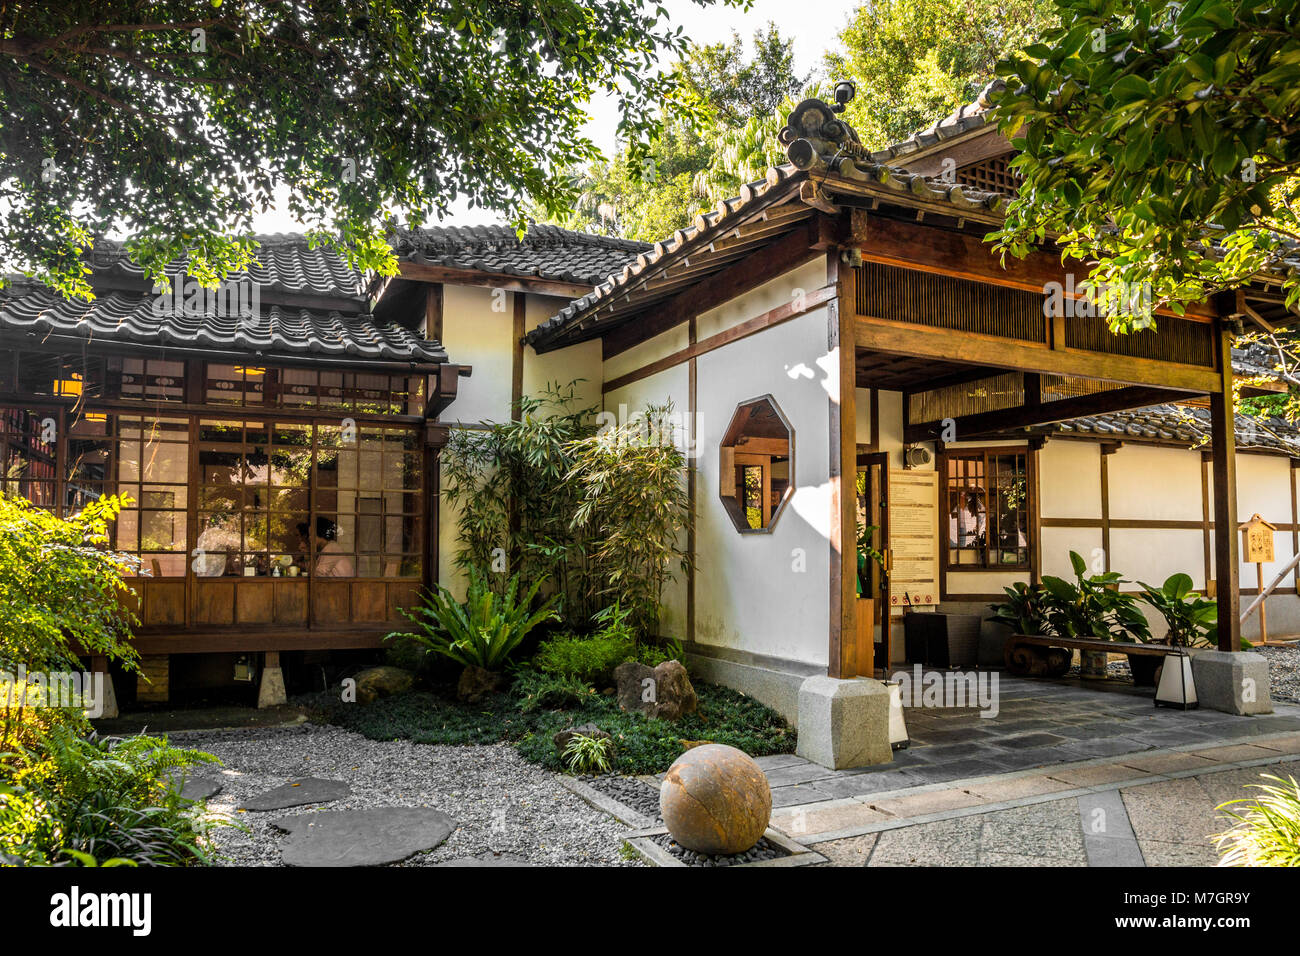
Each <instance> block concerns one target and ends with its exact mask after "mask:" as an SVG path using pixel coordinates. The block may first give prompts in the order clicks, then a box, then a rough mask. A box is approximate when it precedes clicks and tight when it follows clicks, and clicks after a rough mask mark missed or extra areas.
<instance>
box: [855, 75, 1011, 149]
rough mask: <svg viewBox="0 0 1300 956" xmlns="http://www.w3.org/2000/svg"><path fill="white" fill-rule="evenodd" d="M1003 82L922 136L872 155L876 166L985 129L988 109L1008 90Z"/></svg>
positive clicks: (995, 84)
mask: <svg viewBox="0 0 1300 956" xmlns="http://www.w3.org/2000/svg"><path fill="white" fill-rule="evenodd" d="M1006 86H1007V85H1006V83H1004V82H1003V81H1002V80H993V81H992V82H990V83H989V84H988V85H987V86H986V87H984V89H983V90H981V91H980V95H979V97H978V98H977V99H976V100H975V102H973V103H967V104H965V105H964V106H960V107H958V108H957V110H956V111H955V112H953V113H950V114H949V115H947V116H945V117H944V118H943V119H941V120H939V121H938V122H937V123H934V124H933V125H931V126H928V127H926V128H925V129H923V130H921V131H920V132H919V133H914V134H912V135H911V136H909V137H908V138H907V139H905V140H903V141H902V142H901V143H894V144H892V145H890V146H886V147H885V148H884V149H877V150H875V151H873V152H872V153H871V159H872V160H873V161H874V162H877V163H893V162H897V161H900V160H905V159H909V158H910V157H912V156H913V155H915V154H916V153H919V152H922V151H923V150H928V149H930V148H931V147H932V146H938V145H939V144H940V143H944V142H947V141H948V140H950V139H955V138H956V137H958V136H961V135H963V134H965V133H969V132H971V131H972V130H977V129H983V128H984V127H985V126H987V125H988V124H989V110H990V109H992V106H993V103H992V97H993V95H994V94H995V93H1000V92H1002V90H1004V89H1006Z"/></svg>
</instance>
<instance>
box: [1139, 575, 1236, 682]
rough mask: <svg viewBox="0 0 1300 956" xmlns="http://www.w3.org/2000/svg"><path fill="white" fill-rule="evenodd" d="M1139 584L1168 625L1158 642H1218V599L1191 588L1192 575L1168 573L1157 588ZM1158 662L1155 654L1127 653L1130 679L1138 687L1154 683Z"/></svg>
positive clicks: (1179, 644) (1190, 644) (1182, 644)
mask: <svg viewBox="0 0 1300 956" xmlns="http://www.w3.org/2000/svg"><path fill="white" fill-rule="evenodd" d="M1138 584H1139V585H1141V587H1142V591H1143V594H1144V600H1145V601H1146V602H1147V603H1148V604H1150V605H1151V606H1152V607H1153V608H1155V609H1156V610H1157V611H1159V612H1160V616H1161V617H1163V618H1164V619H1165V623H1166V624H1167V625H1168V626H1169V633H1167V634H1166V635H1165V636H1164V638H1163V639H1162V640H1161V641H1160V642H1159V643H1162V644H1168V645H1169V646H1171V647H1214V646H1215V645H1216V644H1217V643H1218V634H1219V628H1218V615H1219V606H1218V602H1216V601H1211V600H1208V599H1207V598H1204V597H1202V596H1201V595H1200V594H1197V593H1196V592H1195V591H1193V590H1192V579H1191V578H1190V577H1189V576H1188V575H1186V574H1182V573H1179V574H1171V575H1170V576H1169V577H1168V578H1167V579H1166V580H1165V583H1164V584H1163V585H1161V586H1160V587H1158V588H1155V587H1152V586H1151V585H1149V584H1142V582H1140V581H1139V582H1138ZM1160 664H1161V659H1160V658H1158V657H1150V656H1147V655H1137V654H1133V655H1130V656H1129V669H1130V670H1131V671H1132V672H1133V683H1134V684H1137V685H1138V686H1139V687H1154V686H1155V683H1156V671H1157V670H1158V668H1159V666H1160Z"/></svg>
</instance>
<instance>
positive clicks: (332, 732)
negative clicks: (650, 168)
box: [169, 724, 640, 866]
mask: <svg viewBox="0 0 1300 956" xmlns="http://www.w3.org/2000/svg"><path fill="white" fill-rule="evenodd" d="M169 736H170V738H171V740H172V743H173V744H174V745H176V746H179V747H189V748H195V749H198V750H206V751H207V752H209V753H211V754H214V755H216V756H217V757H218V758H220V759H221V762H222V766H220V767H217V766H212V765H208V766H201V767H199V768H197V774H198V775H202V776H208V775H212V776H215V777H216V778H217V779H219V780H220V781H221V783H222V785H223V789H222V790H221V792H220V793H218V794H217V795H216V796H214V797H212V798H211V799H210V800H209V801H208V811H209V812H210V813H215V814H220V815H222V816H225V817H228V818H231V819H234V820H236V821H237V822H238V823H240V824H242V825H243V826H245V827H247V828H248V832H247V833H245V832H242V831H240V830H237V829H234V828H232V827H221V828H218V829H217V830H216V831H215V837H214V839H215V843H216V850H217V853H218V854H219V855H220V857H221V859H219V860H217V861H216V862H217V863H218V865H224V866H279V865H281V861H280V846H281V843H282V841H283V840H284V839H285V838H286V837H285V834H284V833H282V832H281V831H280V830H277V829H275V828H274V827H272V826H271V825H270V821H271V820H274V819H278V818H280V817H283V816H288V815H292V814H300V813H312V812H314V811H317V810H354V809H362V808H366V807H432V808H434V809H437V810H441V811H443V812H444V813H446V814H448V815H449V816H450V817H451V818H452V819H453V820H454V821H455V822H456V829H455V830H453V831H452V834H451V836H449V837H448V838H447V839H446V841H444V842H443V843H442V845H441V846H439V847H437V848H436V849H434V850H432V851H429V852H426V853H420V854H417V855H416V856H414V857H412V858H411V859H409V860H407V861H406V862H405V863H402V864H399V865H401V866H430V865H432V864H435V863H440V862H443V861H446V860H451V859H456V858H460V857H469V856H473V857H480V856H483V855H484V854H488V853H497V854H511V855H514V856H516V857H523V858H525V859H527V860H528V861H529V862H531V863H532V864H534V865H549V866H636V865H640V864H638V863H636V862H629V861H627V860H624V859H623V858H622V856H621V855H620V853H619V848H620V846H621V844H622V840H621V839H620V836H621V835H622V834H623V833H625V832H626V830H627V828H626V827H625V826H624V825H623V824H621V823H619V822H618V821H616V820H615V819H613V818H612V817H610V816H609V815H608V814H606V813H604V812H603V811H601V810H597V809H596V808H595V807H592V806H591V805H589V804H587V803H586V802H585V801H583V800H582V799H581V798H580V797H578V796H577V795H576V794H574V793H573V792H572V791H570V790H568V789H566V788H565V787H564V786H563V785H562V784H561V783H560V782H559V780H558V779H556V776H555V775H554V774H553V773H551V772H550V771H548V770H545V769H543V768H541V767H538V766H536V765H535V764H530V763H528V762H527V761H526V760H524V759H523V758H522V757H521V756H519V754H518V753H517V752H516V751H515V750H514V749H513V748H511V747H510V746H508V745H505V744H494V745H491V746H478V747H446V746H434V745H427V744H414V743H411V742H410V741H406V740H399V741H377V740H368V739H367V738H365V737H362V736H361V735H360V734H354V733H351V732H350V731H346V730H341V729H339V728H337V727H324V726H318V725H314V724H303V725H301V726H298V727H283V728H269V729H251V730H227V731H211V732H209V731H195V732H187V733H176V734H171V735H169ZM299 777H323V778H326V779H331V780H343V781H345V782H346V783H348V785H349V786H351V788H352V793H351V794H350V795H349V796H347V797H344V798H342V799H340V800H333V801H331V802H329V803H325V804H319V805H316V806H305V807H291V808H289V809H287V810H273V811H269V812H253V811H247V812H237V811H236V809H235V808H236V807H237V806H239V805H240V804H241V803H243V802H244V800H246V799H247V798H249V797H251V796H254V795H256V794H259V793H263V792H265V791H267V790H270V789H271V788H273V787H277V786H280V785H281V784H284V783H287V782H289V781H290V780H293V779H295V778H299Z"/></svg>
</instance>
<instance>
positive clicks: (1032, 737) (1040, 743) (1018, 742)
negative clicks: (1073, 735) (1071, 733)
mask: <svg viewBox="0 0 1300 956" xmlns="http://www.w3.org/2000/svg"><path fill="white" fill-rule="evenodd" d="M1065 742H1066V738H1065V737H1060V736H1058V735H1056V734H1052V733H1044V732H1039V733H1032V734H1017V735H1016V736H1013V737H1002V738H999V739H998V741H997V745H998V746H999V747H1007V748H1010V749H1011V750H1028V749H1030V748H1031V747H1052V746H1055V745H1056V744H1063V743H1065Z"/></svg>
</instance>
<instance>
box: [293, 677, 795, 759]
mask: <svg viewBox="0 0 1300 956" xmlns="http://www.w3.org/2000/svg"><path fill="white" fill-rule="evenodd" d="M695 692H696V694H698V695H699V710H698V711H696V712H695V713H693V714H687V715H685V716H684V717H682V718H681V720H679V721H677V722H675V723H671V722H669V721H666V720H659V719H657V718H646V717H645V716H643V715H641V714H637V713H626V712H624V711H621V710H619V709H618V701H616V700H615V699H614V698H612V697H608V696H606V695H604V694H591V695H589V696H588V697H587V699H586V700H585V701H584V702H583V703H582V705H581V706H580V707H578V708H576V709H574V710H569V711H550V710H543V709H538V710H534V711H532V712H529V713H524V712H523V711H522V710H521V708H520V706H519V701H518V700H517V699H516V698H514V697H512V696H508V695H505V694H498V695H495V696H492V697H489V698H487V699H485V700H484V701H483V702H482V703H480V704H476V705H474V706H473V707H467V706H465V705H463V704H458V703H456V702H454V701H452V700H448V699H445V698H441V697H439V696H437V695H436V694H432V693H424V692H419V691H416V692H414V693H410V694H402V695H400V696H397V697H386V698H384V699H382V700H377V701H375V702H374V703H373V704H371V705H370V706H369V707H356V706H354V705H351V704H344V703H341V702H340V701H338V699H337V698H335V697H331V698H328V699H322V700H321V702H320V704H319V707H320V710H319V711H318V719H324V720H327V721H329V722H331V723H334V724H336V725H338V726H341V727H346V728H348V729H349V730H354V731H356V732H357V733H359V734H362V735H364V736H366V737H368V738H370V739H371V740H397V739H408V740H412V741H414V742H415V743H420V744H448V745H454V746H462V745H466V744H490V743H497V742H500V741H507V742H510V743H512V744H514V746H515V748H516V749H517V750H518V751H519V753H520V754H522V755H523V757H524V758H525V759H527V760H530V761H533V762H534V763H537V764H541V765H542V766H544V767H546V768H547V769H550V770H557V771H562V770H565V769H566V767H565V766H564V764H563V762H562V761H561V759H560V755H559V754H557V753H556V752H555V744H554V743H553V742H552V739H553V738H554V736H555V734H556V733H558V732H559V731H561V730H564V729H566V728H568V727H576V726H580V725H581V724H586V723H592V724H595V725H596V726H597V727H599V728H600V729H601V730H603V731H605V732H606V733H607V734H609V735H610V736H611V737H613V738H614V743H615V746H616V747H617V749H618V769H619V771H620V772H621V773H629V774H636V773H662V772H663V771H665V770H667V769H668V767H669V766H670V765H671V764H672V762H673V761H674V760H676V759H677V758H678V757H680V756H681V755H682V754H683V753H685V752H686V745H685V744H684V743H683V742H682V741H683V740H710V741H713V742H714V743H719V744H727V745H729V746H732V747H736V748H738V749H740V750H743V751H744V752H745V753H747V754H750V755H751V756H754V757H761V756H765V755H767V754H784V753H793V752H794V749H795V742H796V736H795V731H794V728H792V727H790V726H789V724H787V723H786V722H785V720H784V719H783V718H782V717H781V716H780V715H779V714H777V713H775V712H774V711H772V710H770V709H769V708H767V707H765V706H763V705H762V704H760V703H759V702H758V701H756V700H754V699H753V698H750V697H746V696H744V695H743V694H738V693H736V692H735V691H733V690H730V689H728V688H726V687H718V686H716V685H713V684H705V683H703V682H700V683H697V684H696V685H695Z"/></svg>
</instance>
